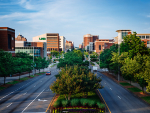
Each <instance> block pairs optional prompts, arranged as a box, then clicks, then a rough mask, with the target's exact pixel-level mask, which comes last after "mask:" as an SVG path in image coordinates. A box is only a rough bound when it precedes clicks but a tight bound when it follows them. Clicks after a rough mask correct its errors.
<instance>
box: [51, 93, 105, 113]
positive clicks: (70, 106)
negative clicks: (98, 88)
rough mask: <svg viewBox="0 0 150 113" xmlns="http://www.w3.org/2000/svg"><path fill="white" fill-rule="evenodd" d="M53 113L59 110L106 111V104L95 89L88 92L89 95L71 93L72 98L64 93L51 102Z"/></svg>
mask: <svg viewBox="0 0 150 113" xmlns="http://www.w3.org/2000/svg"><path fill="white" fill-rule="evenodd" d="M49 109H50V111H51V113H57V112H60V111H61V112H69V113H73V112H98V113H104V112H105V104H104V103H103V102H102V100H101V99H100V98H99V96H98V95H97V93H96V92H95V91H91V92H88V95H87V97H83V93H78V94H73V95H71V99H70V100H66V98H65V96H64V95H58V94H57V95H56V96H55V97H54V99H53V100H52V102H51V103H50V106H49Z"/></svg>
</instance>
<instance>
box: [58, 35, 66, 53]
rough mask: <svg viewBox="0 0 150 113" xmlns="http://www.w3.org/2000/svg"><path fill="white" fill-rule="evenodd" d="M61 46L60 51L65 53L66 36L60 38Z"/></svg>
mask: <svg viewBox="0 0 150 113" xmlns="http://www.w3.org/2000/svg"><path fill="white" fill-rule="evenodd" d="M59 42H60V43H59V44H60V46H59V47H60V49H61V51H64V52H65V37H64V36H59Z"/></svg>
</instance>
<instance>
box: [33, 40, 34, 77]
mask: <svg viewBox="0 0 150 113" xmlns="http://www.w3.org/2000/svg"><path fill="white" fill-rule="evenodd" d="M33 76H34V42H33Z"/></svg>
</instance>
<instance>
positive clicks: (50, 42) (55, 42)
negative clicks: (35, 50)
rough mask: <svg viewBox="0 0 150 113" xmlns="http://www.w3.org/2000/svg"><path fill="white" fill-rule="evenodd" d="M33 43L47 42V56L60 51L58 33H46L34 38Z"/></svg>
mask: <svg viewBox="0 0 150 113" xmlns="http://www.w3.org/2000/svg"><path fill="white" fill-rule="evenodd" d="M33 42H46V43H47V54H50V51H52V50H55V51H60V44H59V34H58V33H46V34H42V35H39V36H35V37H33Z"/></svg>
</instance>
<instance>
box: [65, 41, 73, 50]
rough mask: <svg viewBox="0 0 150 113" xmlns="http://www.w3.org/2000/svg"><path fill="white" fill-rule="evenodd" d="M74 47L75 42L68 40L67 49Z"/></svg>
mask: <svg viewBox="0 0 150 113" xmlns="http://www.w3.org/2000/svg"><path fill="white" fill-rule="evenodd" d="M73 48H74V43H73V42H72V41H67V40H66V43H65V49H66V50H68V49H73Z"/></svg>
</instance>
